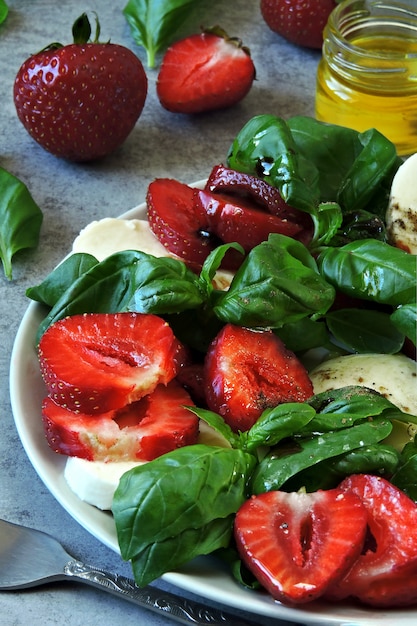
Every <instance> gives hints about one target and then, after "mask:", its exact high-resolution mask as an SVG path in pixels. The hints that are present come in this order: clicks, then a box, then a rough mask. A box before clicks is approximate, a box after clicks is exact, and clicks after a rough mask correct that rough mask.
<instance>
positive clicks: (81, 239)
mask: <svg viewBox="0 0 417 626" xmlns="http://www.w3.org/2000/svg"><path fill="white" fill-rule="evenodd" d="M123 250H140V251H141V252H145V253H146V254H152V256H156V257H172V258H174V259H175V258H176V259H178V258H179V257H177V256H175V255H174V254H171V253H170V252H169V251H168V250H167V248H165V246H163V245H162V244H161V243H160V241H159V240H158V239H157V237H155V235H154V234H153V232H152V231H151V229H150V226H149V223H148V221H147V220H138V219H123V218H117V217H104V218H103V219H101V220H96V221H94V222H91V223H90V224H88V225H87V226H86V227H85V228H83V230H82V231H81V232H80V233H79V235H78V236H77V237H76V239H75V240H74V243H73V245H72V252H74V253H76V252H85V253H88V254H92V255H93V256H95V257H96V259H97V260H98V261H103V260H104V259H105V258H107V257H108V256H110V255H111V254H114V253H116V252H122V251H123ZM232 278H233V272H229V271H227V270H218V271H217V272H216V275H215V277H214V279H213V286H214V287H215V289H219V290H227V289H228V288H229V286H230V283H231V282H232Z"/></svg>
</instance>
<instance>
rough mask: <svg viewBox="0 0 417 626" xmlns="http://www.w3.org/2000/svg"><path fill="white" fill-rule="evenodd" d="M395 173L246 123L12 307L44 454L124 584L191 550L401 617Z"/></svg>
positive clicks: (411, 589) (407, 332) (286, 593)
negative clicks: (30, 319)
mask: <svg viewBox="0 0 417 626" xmlns="http://www.w3.org/2000/svg"><path fill="white" fill-rule="evenodd" d="M412 164H413V160H412V157H411V158H410V159H409V160H408V161H406V162H405V163H403V161H402V160H401V159H399V157H398V156H397V154H396V151H395V147H394V146H393V144H391V142H389V141H388V140H387V139H386V138H385V137H384V136H382V135H381V134H380V133H378V132H377V131H375V130H372V129H371V130H369V131H367V132H365V133H358V132H356V131H353V130H350V129H347V128H342V127H338V126H333V125H328V124H323V123H321V122H317V121H316V120H313V119H311V118H306V117H294V118H290V119H289V120H287V121H285V120H283V119H281V118H279V117H276V116H272V115H261V116H257V117H255V118H252V119H251V120H249V122H248V123H247V124H246V125H245V126H244V127H243V128H242V130H241V131H240V132H239V133H238V135H237V136H236V138H235V140H234V141H233V144H232V145H231V147H230V150H229V153H228V154H227V158H226V159H225V163H224V164H216V165H213V166H212V169H211V170H210V171H209V172H208V178H207V181H204V182H202V183H200V184H197V185H188V184H185V183H182V182H180V181H175V180H172V179H169V178H161V179H156V180H154V181H152V182H151V183H150V185H149V189H148V195H147V220H146V221H145V220H141V219H138V220H136V219H133V220H125V219H117V220H112V219H110V218H106V219H104V220H101V221H99V222H96V223H93V224H91V225H89V226H88V227H87V228H86V229H84V231H82V232H81V233H80V236H79V237H78V238H77V240H76V241H75V243H74V249H73V253H72V254H71V255H69V256H68V257H67V258H66V259H65V260H64V261H63V262H62V263H61V264H60V265H59V266H58V267H57V268H56V269H55V270H54V271H53V272H52V273H51V274H50V275H49V276H48V277H46V279H45V280H44V281H43V282H42V283H41V284H40V285H37V286H34V287H32V288H30V289H29V290H28V294H27V295H28V297H29V298H31V299H32V300H34V301H36V302H39V303H41V305H42V306H43V307H45V311H46V315H45V317H44V319H43V320H42V322H41V324H40V326H39V329H38V332H37V343H38V347H37V349H38V357H39V364H40V369H41V372H42V376H43V380H44V383H45V387H46V390H45V399H44V401H43V404H42V420H43V427H44V431H45V436H46V439H47V441H48V444H49V446H50V447H51V448H52V450H54V451H55V452H57V453H58V454H62V455H66V456H68V461H67V464H66V479H67V481H68V484H69V485H70V487H71V489H73V490H74V492H75V493H76V494H78V495H79V496H80V497H81V498H83V499H86V500H87V501H88V502H91V503H92V504H94V505H95V506H97V507H99V508H102V509H108V510H111V511H112V514H113V517H114V521H115V525H116V530H117V539H118V544H119V548H120V552H121V555H122V557H123V558H124V559H126V560H129V561H130V562H131V564H132V569H133V573H134V576H135V580H136V582H137V584H139V585H146V584H148V583H149V582H151V581H152V580H154V579H156V578H158V577H159V576H161V575H163V574H164V573H166V572H169V571H173V570H177V569H179V568H180V567H182V566H183V565H184V564H186V563H188V562H190V561H191V560H192V559H194V558H195V557H199V556H202V555H208V554H210V555H214V557H215V558H216V559H219V561H222V562H223V563H226V564H227V566H228V567H229V571H230V576H234V577H235V578H236V580H237V581H238V584H239V585H242V586H244V587H245V588H248V589H253V590H258V591H254V593H265V590H266V591H267V592H268V593H269V594H270V595H271V596H272V597H273V598H274V599H275V600H277V601H279V602H281V603H283V605H285V606H289V607H296V606H299V605H305V604H306V603H311V602H314V601H316V600H317V599H320V600H324V601H325V602H329V603H335V602H340V601H348V602H352V603H354V604H355V603H356V604H357V605H359V606H365V607H366V606H372V607H377V608H381V607H383V608H387V607H388V608H391V607H394V608H396V607H405V606H415V604H416V603H417V584H416V583H414V579H415V578H416V574H417V541H416V539H417V537H415V533H416V532H417V531H416V530H415V528H416V527H417V526H416V523H415V521H416V520H417V506H416V504H415V501H416V500H417V481H416V478H415V477H416V476H417V445H416V443H415V441H414V435H415V428H416V424H417V417H416V415H417V385H416V373H417V370H416V361H415V346H416V320H417V306H416V293H417V264H416V257H415V251H416V249H413V248H412V245H413V235H412V233H410V229H409V228H408V229H406V228H404V224H405V223H407V222H406V220H404V217H403V216H402V214H401V208H402V206H401V203H402V198H403V197H406V195H404V196H401V193H400V194H398V193H397V192H398V189H399V187H401V185H399V181H400V182H401V180H404V177H405V175H406V174H407V170H408V168H410V167H412ZM407 202H408V204H407V206H406V207H405V208H404V211H405V213H406V214H407V216H408V218H409V220H410V212H411V210H412V209H411V208H410V203H409V201H408V200H407ZM405 235H407V236H405ZM414 235H415V233H414ZM103 243H104V245H103ZM81 476H82V480H81V479H80V477H81ZM86 484H90V486H91V485H92V487H91V488H90V490H89V491H88V489H86ZM103 489H104V492H105V493H104V495H103ZM98 493H99V494H100V495H97V494H98ZM260 589H263V590H264V591H259V590H260Z"/></svg>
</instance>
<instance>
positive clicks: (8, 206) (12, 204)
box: [0, 167, 43, 280]
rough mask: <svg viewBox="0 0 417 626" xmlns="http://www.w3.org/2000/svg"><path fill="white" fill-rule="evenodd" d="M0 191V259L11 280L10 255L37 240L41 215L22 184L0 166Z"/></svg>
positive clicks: (34, 244) (34, 245)
mask: <svg viewBox="0 0 417 626" xmlns="http://www.w3.org/2000/svg"><path fill="white" fill-rule="evenodd" d="M0 191H1V194H0V196H1V197H0V258H1V260H2V263H3V269H4V274H5V276H6V278H8V279H9V280H11V279H12V278H13V276H12V258H13V256H14V254H15V253H16V252H18V251H19V250H23V249H25V248H35V247H36V246H37V245H38V243H39V233H40V229H41V225H42V219H43V214H42V211H41V210H40V208H39V206H38V205H37V204H36V202H35V201H34V199H33V198H32V196H31V194H30V192H29V190H28V188H27V187H26V185H25V184H24V183H23V182H22V181H20V180H19V179H18V178H16V177H15V176H13V174H10V173H9V172H7V171H6V170H4V169H3V168H1V167H0Z"/></svg>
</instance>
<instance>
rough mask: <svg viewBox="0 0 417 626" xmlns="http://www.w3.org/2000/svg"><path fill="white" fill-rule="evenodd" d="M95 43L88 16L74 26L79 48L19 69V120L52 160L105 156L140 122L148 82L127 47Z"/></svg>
mask: <svg viewBox="0 0 417 626" xmlns="http://www.w3.org/2000/svg"><path fill="white" fill-rule="evenodd" d="M99 32H100V28H99V24H98V21H97V29H96V38H95V40H94V41H93V42H91V41H89V40H90V35H91V27H90V23H89V21H88V18H87V16H86V14H83V15H82V16H81V17H80V18H78V20H77V21H76V22H75V24H74V26H73V35H74V42H75V43H73V44H70V45H65V46H62V45H61V44H52V45H51V46H49V47H47V48H45V49H44V50H42V51H41V52H39V53H37V54H35V55H33V56H31V57H30V58H29V59H27V60H26V61H25V62H24V63H23V65H22V66H21V67H20V69H19V71H18V73H17V76H16V79H15V84H14V102H15V106H16V111H17V114H18V117H19V119H20V121H21V122H22V124H23V125H24V127H25V128H26V130H27V131H28V132H29V134H30V135H31V136H32V137H33V139H35V141H37V142H38V143H39V144H40V145H41V146H42V147H43V148H45V149H46V150H48V151H49V152H51V153H52V154H54V155H56V156H58V157H62V158H65V159H69V160H71V161H91V160H93V159H98V158H100V157H103V156H106V155H107V154H109V153H111V152H113V151H114V150H115V149H116V148H118V147H119V146H120V145H121V144H122V143H123V141H124V140H125V139H126V138H127V136H128V135H129V133H130V132H131V130H132V129H133V127H134V125H135V123H136V121H137V119H138V117H139V116H140V114H141V112H142V109H143V106H144V103H145V99H146V95H147V78H146V74H145V71H144V69H143V66H142V63H141V62H140V60H139V59H138V58H137V57H136V56H135V55H134V54H133V52H131V51H130V50H128V49H127V48H125V47H124V46H119V45H117V44H111V43H98V41H97V40H98V36H99Z"/></svg>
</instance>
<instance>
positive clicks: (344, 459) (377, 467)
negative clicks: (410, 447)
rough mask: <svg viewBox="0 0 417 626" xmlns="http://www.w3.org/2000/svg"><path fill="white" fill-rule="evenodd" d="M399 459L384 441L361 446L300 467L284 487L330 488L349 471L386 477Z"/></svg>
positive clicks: (297, 488) (294, 488)
mask: <svg viewBox="0 0 417 626" xmlns="http://www.w3.org/2000/svg"><path fill="white" fill-rule="evenodd" d="M399 460H400V454H399V452H398V451H397V450H396V449H395V448H393V447H392V446H390V445H387V444H385V443H383V442H381V443H374V444H372V445H369V446H361V447H360V448H355V450H350V451H349V452H346V453H344V454H341V455H340V456H337V457H334V458H331V459H325V460H324V461H321V462H320V463H317V464H316V465H314V466H313V467H309V468H307V469H306V470H302V471H301V472H299V473H298V474H296V475H295V476H294V477H293V478H290V479H289V480H288V481H287V482H286V483H285V490H286V491H298V490H299V489H301V488H304V489H305V490H306V491H308V492H312V491H317V490H319V489H332V488H335V487H337V486H338V485H339V483H340V482H341V480H343V478H345V477H346V476H350V475H351V474H378V475H379V476H385V477H386V478H389V477H391V476H392V475H393V473H394V472H395V471H396V470H397V468H398V464H399Z"/></svg>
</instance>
